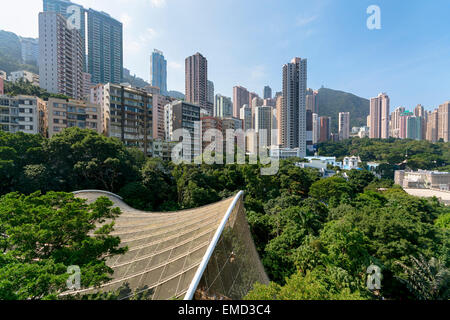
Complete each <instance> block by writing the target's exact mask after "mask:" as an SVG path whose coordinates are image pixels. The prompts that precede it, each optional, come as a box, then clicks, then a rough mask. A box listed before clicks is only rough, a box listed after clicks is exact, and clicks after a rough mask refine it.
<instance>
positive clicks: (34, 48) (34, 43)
mask: <svg viewBox="0 0 450 320" xmlns="http://www.w3.org/2000/svg"><path fill="white" fill-rule="evenodd" d="M19 41H20V46H21V49H22V62H23V63H27V64H29V63H35V64H38V63H39V39H34V38H23V37H19Z"/></svg>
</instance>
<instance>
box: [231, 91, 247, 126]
mask: <svg viewBox="0 0 450 320" xmlns="http://www.w3.org/2000/svg"><path fill="white" fill-rule="evenodd" d="M248 97H249V92H248V90H247V89H246V88H244V87H241V86H235V87H233V117H235V118H236V117H239V115H240V110H241V108H242V106H244V105H245V104H246V105H248V106H250V101H249V99H248Z"/></svg>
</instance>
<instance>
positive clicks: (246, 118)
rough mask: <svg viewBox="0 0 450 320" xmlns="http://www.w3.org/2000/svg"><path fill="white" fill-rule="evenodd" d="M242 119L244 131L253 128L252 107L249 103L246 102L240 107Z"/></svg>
mask: <svg viewBox="0 0 450 320" xmlns="http://www.w3.org/2000/svg"><path fill="white" fill-rule="evenodd" d="M240 119H241V120H242V123H243V129H244V131H247V130H250V129H252V108H250V107H249V105H248V104H244V105H243V106H242V108H241V109H240Z"/></svg>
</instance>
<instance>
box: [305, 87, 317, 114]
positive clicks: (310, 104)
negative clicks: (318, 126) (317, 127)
mask: <svg viewBox="0 0 450 320" xmlns="http://www.w3.org/2000/svg"><path fill="white" fill-rule="evenodd" d="M318 94H319V91H317V90H312V89H308V90H306V110H311V112H312V113H317V114H319V99H318V97H317V96H318Z"/></svg>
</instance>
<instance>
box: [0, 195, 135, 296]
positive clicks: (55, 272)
mask: <svg viewBox="0 0 450 320" xmlns="http://www.w3.org/2000/svg"><path fill="white" fill-rule="evenodd" d="M111 206H112V202H111V201H110V200H109V199H108V198H106V197H103V198H99V199H98V200H97V201H95V202H94V203H92V204H89V205H88V204H87V203H86V200H82V199H78V198H75V196H74V195H73V194H70V193H69V194H67V193H61V192H59V193H58V192H49V193H47V194H46V195H42V194H40V193H39V192H36V193H33V194H31V195H29V196H26V195H21V194H18V193H10V194H8V195H5V196H3V197H1V198H0V234H1V237H0V250H1V251H2V254H1V255H0V299H55V298H57V295H58V293H61V292H62V291H64V290H65V288H66V287H65V286H66V280H67V278H68V276H69V275H68V274H67V273H66V272H67V267H68V266H72V265H76V266H79V267H80V269H81V285H82V286H83V287H90V286H98V285H100V284H102V283H104V282H106V281H108V280H109V279H110V277H109V274H111V273H112V269H110V268H109V267H108V266H107V265H106V263H105V258H106V256H107V255H116V254H122V253H124V252H125V251H126V248H119V244H120V239H119V238H118V237H113V236H110V235H109V234H110V232H111V231H112V230H113V227H114V222H112V223H105V221H106V219H112V218H115V217H117V216H118V215H119V214H120V209H118V208H115V209H112V208H111ZM97 225H101V226H100V227H97Z"/></svg>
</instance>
